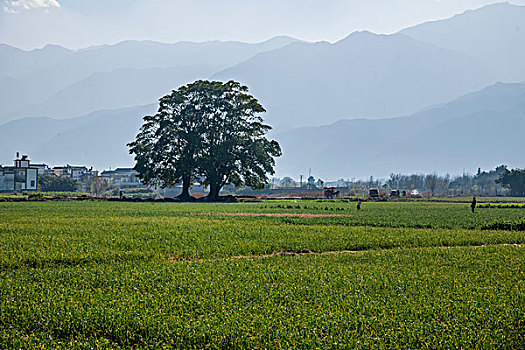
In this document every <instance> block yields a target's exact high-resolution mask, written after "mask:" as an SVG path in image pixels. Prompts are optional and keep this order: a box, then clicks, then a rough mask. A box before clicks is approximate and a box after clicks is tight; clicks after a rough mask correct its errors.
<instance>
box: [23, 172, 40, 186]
mask: <svg viewBox="0 0 525 350" xmlns="http://www.w3.org/2000/svg"><path fill="white" fill-rule="evenodd" d="M37 173H38V169H27V182H26V190H36V189H37V186H38V182H37Z"/></svg>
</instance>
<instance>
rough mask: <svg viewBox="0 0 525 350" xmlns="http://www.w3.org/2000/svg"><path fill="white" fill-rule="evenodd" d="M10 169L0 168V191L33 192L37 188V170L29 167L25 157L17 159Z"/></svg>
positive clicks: (29, 164) (29, 163)
mask: <svg viewBox="0 0 525 350" xmlns="http://www.w3.org/2000/svg"><path fill="white" fill-rule="evenodd" d="M14 163H15V165H14V166H12V167H8V166H6V167H0V191H3V192H6V191H9V192H11V191H35V190H36V189H37V187H38V169H37V168H34V167H32V166H31V162H30V160H29V158H27V155H23V156H22V158H19V156H18V154H17V158H16V159H15V161H14Z"/></svg>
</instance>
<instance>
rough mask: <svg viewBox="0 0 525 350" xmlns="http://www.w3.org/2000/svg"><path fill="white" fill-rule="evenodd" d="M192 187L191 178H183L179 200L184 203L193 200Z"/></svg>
mask: <svg viewBox="0 0 525 350" xmlns="http://www.w3.org/2000/svg"><path fill="white" fill-rule="evenodd" d="M190 187H191V177H190V176H183V177H182V193H181V194H179V195H178V196H177V198H178V199H180V200H183V201H187V200H190V199H191V196H190Z"/></svg>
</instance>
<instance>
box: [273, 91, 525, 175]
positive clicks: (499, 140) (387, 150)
mask: <svg viewBox="0 0 525 350" xmlns="http://www.w3.org/2000/svg"><path fill="white" fill-rule="evenodd" d="M523 130H525V83H521V84H502V83H498V84H495V85H493V86H490V87H488V88H485V89H483V90H481V91H478V92H475V93H471V94H468V95H465V96H463V97H461V98H458V99H456V100H454V101H452V102H450V103H447V104H444V105H442V106H439V107H435V108H432V109H429V110H426V111H423V112H420V113H416V114H414V115H410V116H407V117H399V118H387V119H375V120H371V119H354V120H341V121H338V122H336V123H333V124H331V125H327V126H321V127H303V128H298V129H294V130H289V131H286V132H282V133H279V134H277V135H275V137H276V139H277V140H278V141H279V142H280V143H281V147H282V149H283V156H282V157H281V158H280V159H279V160H278V162H277V165H278V166H277V169H278V172H279V174H283V175H293V176H295V177H297V176H298V174H304V173H305V172H306V171H307V170H308V169H309V168H312V169H313V172H314V173H315V174H316V176H320V177H322V178H330V179H334V178H336V177H337V178H340V177H345V178H348V177H350V178H351V177H354V176H355V177H362V178H365V177H368V176H369V175H372V174H373V175H375V176H376V175H380V176H387V175H388V174H389V173H391V172H418V173H419V172H433V171H437V172H442V173H443V172H451V173H454V174H457V173H460V172H461V171H462V169H464V168H470V170H473V169H477V167H480V166H481V167H483V168H485V169H488V168H491V167H493V166H496V165H498V164H499V163H502V162H505V163H508V164H511V165H515V166H522V164H523V161H524V160H525V158H524V155H523V149H525V138H524V137H523ZM305 140H308V142H305Z"/></svg>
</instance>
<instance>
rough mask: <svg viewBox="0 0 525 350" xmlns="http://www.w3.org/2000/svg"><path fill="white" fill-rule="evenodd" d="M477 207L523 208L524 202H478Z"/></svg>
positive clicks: (524, 207)
mask: <svg viewBox="0 0 525 350" xmlns="http://www.w3.org/2000/svg"><path fill="white" fill-rule="evenodd" d="M478 207H479V208H495V209H525V203H496V204H494V203H485V204H480V205H479V206H478Z"/></svg>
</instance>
